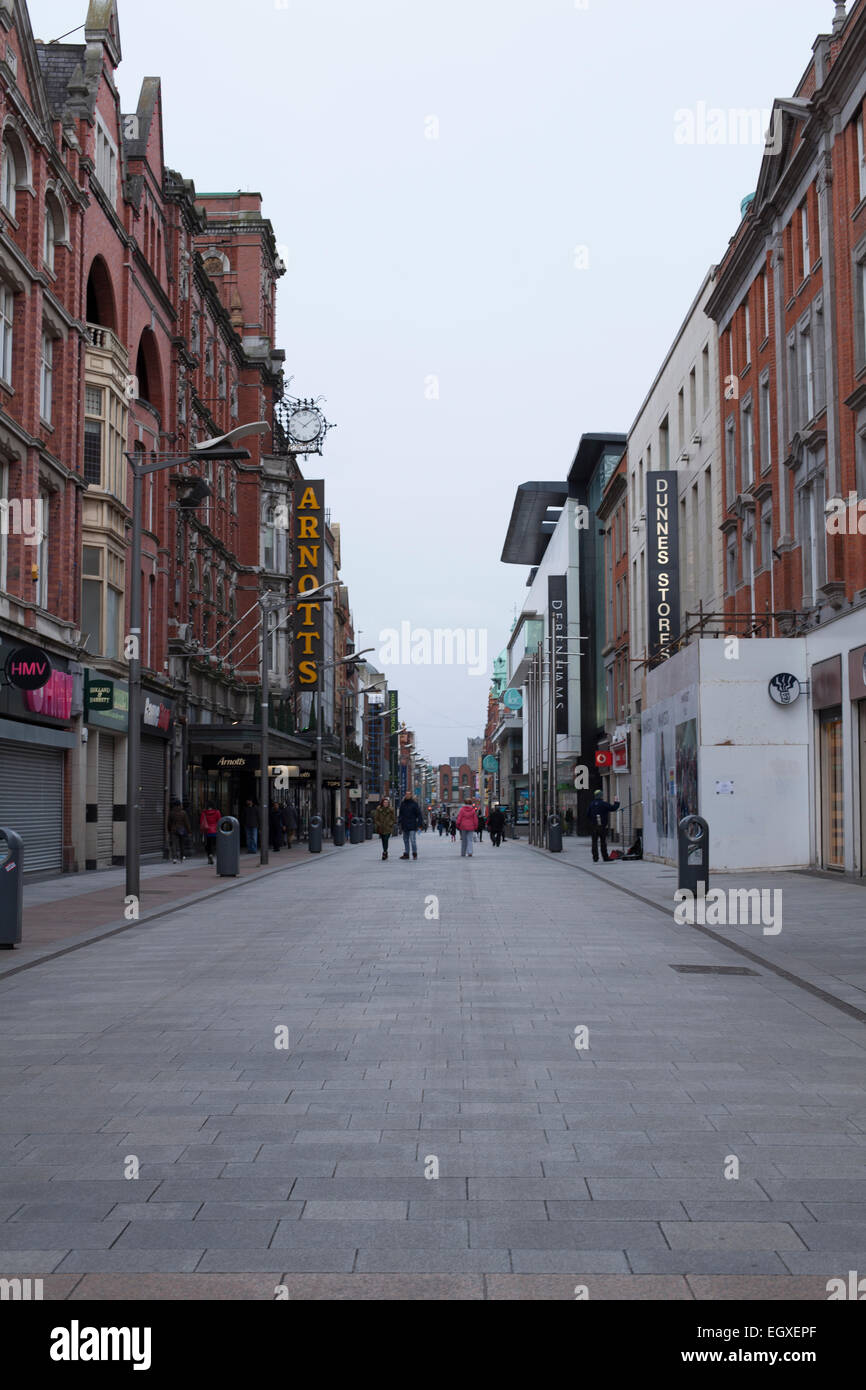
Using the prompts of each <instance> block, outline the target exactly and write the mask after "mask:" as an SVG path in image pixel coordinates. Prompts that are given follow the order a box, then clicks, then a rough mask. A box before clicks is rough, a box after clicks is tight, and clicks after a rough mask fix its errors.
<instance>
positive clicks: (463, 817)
mask: <svg viewBox="0 0 866 1390" xmlns="http://www.w3.org/2000/svg"><path fill="white" fill-rule="evenodd" d="M457 829H458V830H459V831H460V857H461V859H465V858H467V857H468V858H469V859H471V858H472V840H473V837H474V835H475V832H476V830H477V829H478V812H477V811H476V810H475V807H474V806H471V805H468V804H467V805H466V806H461V807H460V810H459V811H458V812H457Z"/></svg>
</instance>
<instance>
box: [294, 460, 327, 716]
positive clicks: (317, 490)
mask: <svg viewBox="0 0 866 1390" xmlns="http://www.w3.org/2000/svg"><path fill="white" fill-rule="evenodd" d="M294 522H295V524H294V546H293V557H292V561H293V563H292V569H293V577H294V581H295V594H296V595H297V606H296V609H295V680H296V682H297V686H298V689H300V690H315V689H316V686H317V685H318V683H319V663H320V662H321V660H322V650H323V644H324V623H323V621H322V619H323V612H322V601H321V596H320V597H319V598H318V599H311V600H310V601H309V602H308V603H304V598H303V596H304V594H306V593H309V591H310V590H311V589H318V588H320V587H321V585H322V584H324V582H325V534H324V533H325V483H324V480H323V479H318V480H316V481H313V482H305V483H304V485H303V491H302V493H301V496H300V499H299V501H298V503H297V505H296V506H295V517H294Z"/></svg>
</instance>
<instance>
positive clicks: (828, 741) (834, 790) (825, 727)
mask: <svg viewBox="0 0 866 1390" xmlns="http://www.w3.org/2000/svg"><path fill="white" fill-rule="evenodd" d="M809 675H810V680H811V687H812V709H813V711H814V714H815V718H816V720H817V722H818V729H817V733H818V786H817V791H818V827H819V837H818V843H819V846H820V860H819V862H820V864H821V867H822V868H824V869H838V870H844V868H845V791H844V754H843V749H844V740H843V737H842V658H841V656H832V657H830V658H829V659H828V660H827V661H818V662H815V664H814V665H813V666H812V667H811V669H810V673H809Z"/></svg>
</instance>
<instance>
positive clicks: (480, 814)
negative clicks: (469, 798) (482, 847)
mask: <svg viewBox="0 0 866 1390" xmlns="http://www.w3.org/2000/svg"><path fill="white" fill-rule="evenodd" d="M484 825H485V820H484V812H483V811H479V812H478V843H479V844H481V842H482V840H483V839H484Z"/></svg>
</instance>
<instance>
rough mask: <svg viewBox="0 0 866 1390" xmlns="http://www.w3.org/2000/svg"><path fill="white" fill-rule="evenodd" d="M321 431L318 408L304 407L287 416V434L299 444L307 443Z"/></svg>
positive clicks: (320, 418)
mask: <svg viewBox="0 0 866 1390" xmlns="http://www.w3.org/2000/svg"><path fill="white" fill-rule="evenodd" d="M321 433H322V417H321V415H320V413H319V411H318V410H310V409H309V408H308V407H304V408H303V409H302V410H296V411H295V412H294V414H293V415H291V416H290V417H289V434H290V435H291V436H292V439H297V440H298V441H299V442H300V443H301V444H309V443H310V442H311V441H312V440H314V439H318V437H319V435H320V434H321Z"/></svg>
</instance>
